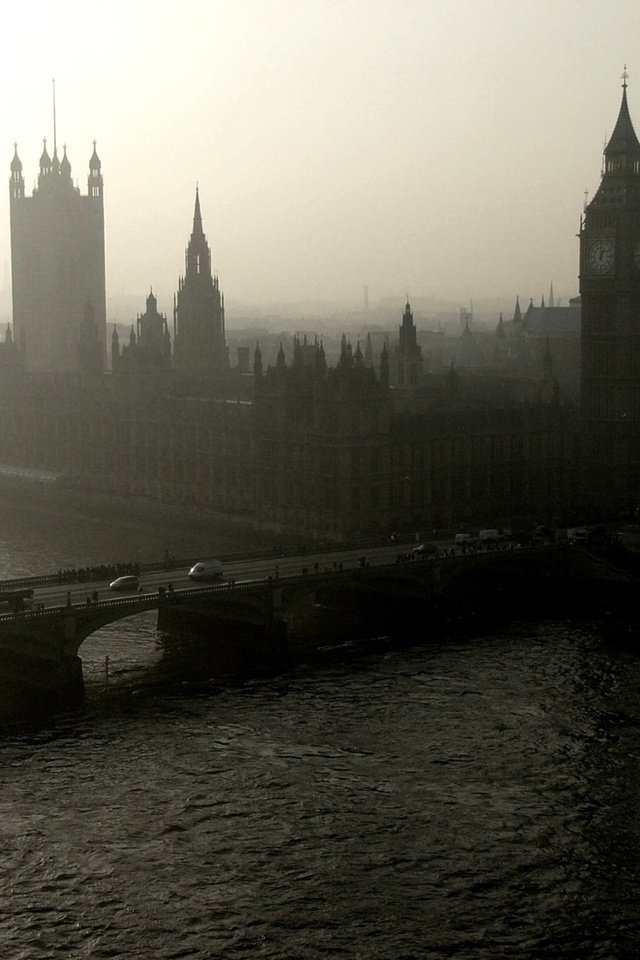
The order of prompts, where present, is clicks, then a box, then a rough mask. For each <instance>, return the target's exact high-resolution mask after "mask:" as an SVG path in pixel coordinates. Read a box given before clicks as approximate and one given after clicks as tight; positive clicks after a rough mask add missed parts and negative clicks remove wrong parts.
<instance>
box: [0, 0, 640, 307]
mask: <svg viewBox="0 0 640 960" xmlns="http://www.w3.org/2000/svg"><path fill="white" fill-rule="evenodd" d="M4 33H5V37H6V38H7V43H6V49H5V51H4V52H3V58H2V63H1V64H0V73H2V81H3V89H4V91H5V94H4V98H3V111H2V121H1V124H0V129H1V131H2V143H3V144H4V146H3V151H2V156H3V157H4V164H5V175H6V181H5V184H7V186H6V187H5V190H4V192H1V191H0V256H2V259H3V261H4V260H8V259H9V256H10V247H9V204H8V179H9V164H10V162H11V157H12V155H13V144H14V142H16V143H17V144H18V152H19V156H20V158H21V160H22V164H23V172H24V176H25V184H26V188H27V193H28V194H30V193H31V190H32V188H33V185H34V183H35V181H36V178H37V173H38V160H39V157H40V154H41V152H42V138H43V137H46V138H47V146H48V149H49V152H50V153H52V151H53V110H52V80H53V78H55V84H56V105H57V111H56V112H57V118H56V119H57V145H58V154H59V155H60V156H61V155H62V146H63V144H66V145H67V154H68V157H69V160H70V162H71V166H72V176H73V178H74V180H76V181H77V182H78V185H79V186H80V189H81V191H82V193H86V180H87V173H88V163H89V157H90V156H91V152H92V149H93V146H92V142H93V140H94V139H95V140H96V141H97V150H98V154H99V156H100V159H101V161H102V171H103V174H104V183H105V187H104V191H105V220H106V249H107V292H108V296H109V297H115V296H120V295H128V296H134V297H139V299H140V307H139V310H140V311H142V310H143V309H144V297H145V296H146V293H147V292H148V290H149V288H150V287H153V289H154V292H156V294H157V296H158V302H159V306H160V308H161V309H163V310H165V311H168V310H169V309H170V306H171V303H172V299H173V293H174V291H175V289H176V288H177V282H178V277H179V276H180V275H181V274H182V273H183V272H184V251H185V247H186V244H187V242H188V238H189V234H190V232H191V226H192V216H193V204H194V198H195V189H196V184H198V186H199V191H200V202H201V208H202V216H203V223H204V229H205V231H206V234H207V238H208V241H209V244H210V246H211V249H212V254H213V262H214V267H215V269H216V270H217V272H218V274H219V278H220V286H221V289H222V290H223V291H224V293H225V297H226V299H227V302H228V303H229V302H238V303H245V304H260V303H281V304H284V303H287V302H294V301H325V302H326V301H329V302H342V303H345V304H351V305H352V307H353V309H358V308H359V307H361V305H362V296H363V294H362V291H363V287H364V286H367V287H368V289H369V299H370V303H372V304H374V303H375V302H376V301H377V300H378V299H379V298H381V297H386V296H390V295H393V294H394V293H396V292H397V294H398V296H399V297H404V295H405V294H408V295H409V296H410V297H414V298H416V299H417V298H419V297H434V298H436V299H439V300H447V301H451V302H458V303H459V304H460V305H461V306H464V305H468V303H469V302H470V300H471V299H473V300H474V301H476V302H480V301H482V300H484V299H487V298H500V297H504V296H507V297H508V296H512V298H513V299H514V300H515V296H516V294H519V295H520V298H521V303H523V305H526V303H528V301H529V297H533V298H534V301H539V298H540V296H541V295H543V294H544V296H545V297H546V296H547V293H548V290H549V285H550V283H551V282H553V285H554V291H555V293H556V296H558V297H561V298H562V300H563V302H564V303H566V302H567V298H568V297H570V296H573V295H575V294H576V293H577V291H578V275H577V274H578V240H577V238H576V234H577V232H578V227H579V220H580V214H581V211H582V209H583V206H584V202H585V190H586V191H588V194H589V196H592V195H593V193H594V191H595V190H596V188H597V186H598V183H599V180H600V161H601V155H602V150H603V147H604V142H605V138H606V136H607V135H608V134H610V133H611V131H612V129H613V125H614V123H615V120H616V117H617V114H618V109H619V105H620V99H621V93H622V90H621V74H622V72H623V68H624V66H625V64H626V68H627V71H628V75H629V80H628V99H629V108H630V111H631V116H632V119H633V120H634V121H635V124H636V128H637V129H640V57H638V58H637V59H636V61H635V62H634V60H633V59H632V56H631V54H632V53H633V48H632V40H634V41H635V38H637V36H639V35H640V8H638V5H637V4H636V3H631V2H630V0H622V2H618V3H617V4H615V5H612V6H611V7H608V8H607V9H606V11H604V8H603V7H602V4H600V3H599V4H596V3H595V2H594V0H582V2H577V0H566V2H563V3H562V4H559V5H558V4H556V3H552V2H550V0H537V2H532V0H517V2H516V3H513V2H512V0H511V2H508V0H487V2H480V0H478V2H474V0H450V2H449V3H447V4H442V3H440V2H433V0H432V2H429V0H395V2H393V3H392V2H391V0H260V2H258V0H212V2H200V0H184V2H183V3H181V4H180V5H177V4H175V3H169V2H162V0H159V2H155V3H151V2H136V0H132V2H129V3H127V4H126V5H125V4H124V3H122V2H120V0H115V2H112V3H111V4H110V5H109V6H108V7H107V6H97V5H87V4H86V3H78V2H76V0H70V2H68V3H66V4H65V6H64V15H62V14H61V11H60V9H59V8H54V7H52V6H51V5H49V4H44V3H40V2H36V3H35V4H32V5H31V6H30V8H29V16H28V17H26V16H25V14H24V13H22V12H20V11H19V10H18V9H17V8H15V7H10V8H8V9H7V11H6V12H5V15H4ZM122 319H125V318H122Z"/></svg>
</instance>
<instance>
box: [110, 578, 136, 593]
mask: <svg viewBox="0 0 640 960" xmlns="http://www.w3.org/2000/svg"><path fill="white" fill-rule="evenodd" d="M138 586H139V580H138V578H137V577H134V576H127V577H117V578H116V579H115V580H113V581H112V582H111V583H110V584H109V589H110V590H117V591H119V592H120V593H126V592H127V591H128V590H137V589H138Z"/></svg>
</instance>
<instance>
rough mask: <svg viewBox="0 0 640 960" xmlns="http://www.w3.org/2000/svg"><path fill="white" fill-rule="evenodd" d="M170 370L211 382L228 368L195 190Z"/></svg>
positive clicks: (218, 295) (215, 287) (217, 291)
mask: <svg viewBox="0 0 640 960" xmlns="http://www.w3.org/2000/svg"><path fill="white" fill-rule="evenodd" d="M173 322H174V366H175V369H176V371H178V372H179V373H180V374H181V375H183V376H185V377H187V378H189V379H190V380H196V381H202V380H211V379H212V378H216V377H217V376H219V375H221V374H224V373H225V372H226V371H227V370H228V368H229V355H228V351H227V346H226V342H225V332H224V296H223V295H222V294H221V293H220V289H219V286H218V277H217V275H214V274H212V272H211V251H210V249H209V245H208V243H207V238H206V236H205V234H204V231H203V229H202V215H201V213H200V195H199V193H198V189H197V187H196V202H195V210H194V214H193V230H192V233H191V238H190V240H189V245H188V247H187V251H186V255H185V274H184V277H180V280H179V282H178V294H177V297H176V302H175V306H174V321H173Z"/></svg>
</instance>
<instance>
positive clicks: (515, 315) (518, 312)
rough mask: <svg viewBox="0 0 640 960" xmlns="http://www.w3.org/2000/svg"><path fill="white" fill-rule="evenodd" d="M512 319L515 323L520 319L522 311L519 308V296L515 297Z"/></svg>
mask: <svg viewBox="0 0 640 960" xmlns="http://www.w3.org/2000/svg"><path fill="white" fill-rule="evenodd" d="M513 319H514V320H515V322H516V323H519V322H520V321H521V320H522V311H521V309H520V297H516V308H515V310H514V311H513Z"/></svg>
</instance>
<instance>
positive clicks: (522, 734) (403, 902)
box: [0, 529, 640, 960]
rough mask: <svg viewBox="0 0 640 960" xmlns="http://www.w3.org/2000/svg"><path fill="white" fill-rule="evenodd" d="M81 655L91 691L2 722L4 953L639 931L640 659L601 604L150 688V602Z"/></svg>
mask: <svg viewBox="0 0 640 960" xmlns="http://www.w3.org/2000/svg"><path fill="white" fill-rule="evenodd" d="M41 536H42V547H41V549H42V551H43V552H44V553H46V552H47V550H48V551H49V554H48V555H49V556H50V558H51V559H52V560H55V544H54V543H47V533H46V530H45V529H43V530H42V531H41ZM98 539H99V538H98ZM11 549H13V550H14V551H15V562H16V563H17V562H18V560H19V554H20V543H19V542H16V543H13V544H12V545H11ZM416 639H419V638H418V637H416ZM81 653H82V654H83V656H84V658H85V672H86V676H87V680H88V699H87V707H86V711H85V713H84V714H82V715H80V716H69V717H57V718H55V719H53V720H52V721H50V722H48V723H46V724H39V725H31V726H29V725H24V724H23V725H17V726H15V727H13V728H11V729H8V730H5V731H4V733H3V736H2V739H0V774H1V776H2V788H1V790H0V836H1V842H0V864H1V875H2V884H3V895H2V897H0V954H1V956H2V957H3V958H8V960H13V958H24V960H45V958H63V957H64V958H69V957H71V958H75V957H78V958H81V957H82V958H84V957H86V958H102V957H123V958H136V960H137V958H140V960H147V958H149V960H151V958H153V960H159V958H191V957H193V958H217V957H220V958H230V960H233V958H252V960H253V958H273V960H285V958H287V960H288V958H291V960H296V958H300V960H307V958H327V957H330V958H334V957H337V958H340V957H344V958H372V960H374V958H375V960H400V958H434V960H436V958H444V957H452V958H456V960H497V958H505V960H506V958H509V960H514V958H527V960H541V958H549V960H552V958H553V960H555V958H576V960H586V958H598V960H627V958H628V960H631V958H637V957H638V956H639V955H640V947H639V944H640V901H639V895H638V891H639V888H640V658H637V657H635V656H634V655H631V654H629V653H628V652H625V651H622V650H617V649H615V648H612V647H610V646H607V645H606V644H604V643H603V641H602V640H601V638H600V637H599V635H598V632H597V630H596V629H595V627H592V626H590V625H589V624H583V625H577V626H576V625H572V624H569V623H557V622H553V623H550V622H541V623H526V624H525V623H520V624H515V625H513V627H512V628H511V629H510V630H509V631H508V632H507V633H503V634H500V635H497V634H492V635H486V636H483V637H477V638H457V639H455V640H451V641H449V642H444V641H438V642H436V643H432V644H423V645H420V646H417V647H414V648H411V649H408V650H400V651H392V652H389V653H387V654H386V655H376V656H369V657H365V658H361V659H358V660H352V661H350V662H343V663H334V664H332V665H330V666H325V667H324V668H321V669H314V670H312V669H310V668H304V667H302V668H299V669H298V670H297V671H296V672H294V673H292V674H291V675H288V676H286V677H281V678H279V679H275V680H271V681H263V682H254V683H248V684H245V685H243V686H239V687H236V688H234V689H215V688H213V687H212V688H208V687H205V688H193V687H187V686H183V685H181V684H180V683H178V682H176V683H175V684H174V685H170V686H169V687H167V688H164V689H163V690H162V691H156V692H149V691H148V690H146V691H145V689H144V687H143V684H142V680H143V678H144V675H145V674H144V667H145V665H147V666H149V665H151V664H153V663H154V662H156V661H157V659H158V658H159V656H160V655H161V649H160V646H159V640H158V638H157V636H156V633H155V629H154V621H153V616H152V615H145V616H144V617H139V618H137V619H135V620H131V621H129V622H128V623H121V624H119V625H117V627H112V628H110V629H109V630H108V631H102V632H101V633H100V635H98V636H96V637H95V638H94V639H93V640H91V641H90V642H87V643H86V644H85V645H84V646H83V648H82V650H81ZM106 655H109V656H110V663H111V669H112V674H111V683H110V687H109V690H110V691H111V696H110V697H105V689H104V658H105V656H106ZM138 678H139V679H140V687H139V688H138V687H137V679H138ZM125 681H126V686H125V683H124V682H125ZM119 682H122V683H123V689H122V692H118V690H119V687H118V683H119ZM136 689H139V692H138V693H136V692H133V691H135V690H136Z"/></svg>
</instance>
